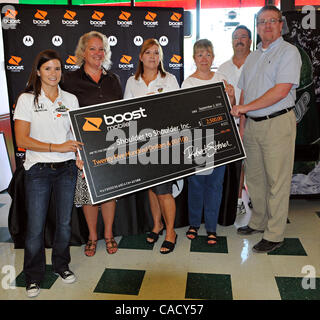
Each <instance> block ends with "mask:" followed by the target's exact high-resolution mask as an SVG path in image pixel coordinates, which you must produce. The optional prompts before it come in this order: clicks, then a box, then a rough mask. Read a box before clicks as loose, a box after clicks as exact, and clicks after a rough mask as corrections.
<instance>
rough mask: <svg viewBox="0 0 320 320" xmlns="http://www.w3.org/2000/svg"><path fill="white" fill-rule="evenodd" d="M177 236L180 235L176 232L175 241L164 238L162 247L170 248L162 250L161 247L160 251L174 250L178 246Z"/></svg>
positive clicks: (168, 251) (166, 252) (164, 252)
mask: <svg viewBox="0 0 320 320" xmlns="http://www.w3.org/2000/svg"><path fill="white" fill-rule="evenodd" d="M177 238H178V235H177V234H176V238H175V240H174V242H171V241H167V240H164V241H163V243H162V246H161V249H162V248H164V249H168V250H166V251H161V249H160V253H162V254H168V253H170V252H172V251H173V250H174V247H175V246H176V243H177Z"/></svg>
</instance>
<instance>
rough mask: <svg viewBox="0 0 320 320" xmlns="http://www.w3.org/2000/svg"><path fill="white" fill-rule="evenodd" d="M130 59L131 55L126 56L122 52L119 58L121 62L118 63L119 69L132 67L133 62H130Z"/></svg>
mask: <svg viewBox="0 0 320 320" xmlns="http://www.w3.org/2000/svg"><path fill="white" fill-rule="evenodd" d="M131 60H132V57H131V56H127V55H125V54H123V55H122V58H121V59H120V62H121V63H119V69H122V70H126V71H127V70H130V69H133V63H130V62H131Z"/></svg>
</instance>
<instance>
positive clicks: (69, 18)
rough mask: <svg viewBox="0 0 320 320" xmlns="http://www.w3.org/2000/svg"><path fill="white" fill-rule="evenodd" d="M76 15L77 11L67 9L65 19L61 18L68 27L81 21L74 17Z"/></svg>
mask: <svg viewBox="0 0 320 320" xmlns="http://www.w3.org/2000/svg"><path fill="white" fill-rule="evenodd" d="M76 15H77V13H76V12H75V11H71V10H66V12H65V14H64V16H63V18H64V19H62V20H61V22H62V24H64V25H65V26H66V27H74V26H76V25H77V24H79V21H78V20H75V19H74V18H75V17H76Z"/></svg>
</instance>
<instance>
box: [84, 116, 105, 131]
mask: <svg viewBox="0 0 320 320" xmlns="http://www.w3.org/2000/svg"><path fill="white" fill-rule="evenodd" d="M85 119H86V122H85V124H84V125H83V127H82V130H83V131H101V129H99V128H100V126H101V123H102V119H101V118H85Z"/></svg>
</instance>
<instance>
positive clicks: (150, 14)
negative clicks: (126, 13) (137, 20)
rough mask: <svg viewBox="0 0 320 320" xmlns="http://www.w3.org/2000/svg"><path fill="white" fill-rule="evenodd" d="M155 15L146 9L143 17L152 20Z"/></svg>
mask: <svg viewBox="0 0 320 320" xmlns="http://www.w3.org/2000/svg"><path fill="white" fill-rule="evenodd" d="M156 17H157V14H156V13H154V12H150V11H148V13H147V14H146V16H145V19H146V20H148V21H154V19H155V18H156Z"/></svg>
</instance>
